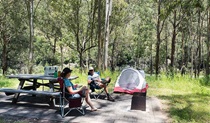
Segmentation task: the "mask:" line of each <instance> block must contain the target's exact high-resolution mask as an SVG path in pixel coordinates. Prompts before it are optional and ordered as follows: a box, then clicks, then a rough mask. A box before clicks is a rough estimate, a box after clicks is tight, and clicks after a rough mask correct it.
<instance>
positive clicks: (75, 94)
mask: <svg viewBox="0 0 210 123" xmlns="http://www.w3.org/2000/svg"><path fill="white" fill-rule="evenodd" d="M71 72H72V70H71V69H69V68H64V69H63V71H62V73H61V77H63V81H64V84H65V87H66V89H67V90H68V92H69V93H70V98H74V97H75V98H77V97H80V96H85V101H86V103H87V104H88V105H89V106H90V107H91V111H96V110H97V108H95V107H94V106H93V104H92V102H91V100H90V95H89V90H88V88H87V87H86V86H82V87H81V88H80V89H78V90H77V89H76V88H75V87H74V85H73V83H72V82H71V81H70V80H69V79H68V78H69V77H70V76H71Z"/></svg>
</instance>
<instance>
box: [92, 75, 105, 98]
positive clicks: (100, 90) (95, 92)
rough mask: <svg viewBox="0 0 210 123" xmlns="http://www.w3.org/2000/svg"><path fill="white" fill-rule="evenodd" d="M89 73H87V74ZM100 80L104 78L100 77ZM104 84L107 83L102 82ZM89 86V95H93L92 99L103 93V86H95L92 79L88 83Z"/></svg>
mask: <svg viewBox="0 0 210 123" xmlns="http://www.w3.org/2000/svg"><path fill="white" fill-rule="evenodd" d="M96 73H97V74H99V75H100V73H99V72H96ZM89 74H90V73H88V75H89ZM102 81H105V79H102ZM104 84H105V85H106V86H108V84H109V83H104ZM88 85H89V88H90V90H91V93H90V94H91V95H92V96H93V97H94V99H98V98H99V97H100V96H101V95H102V94H103V93H104V91H105V90H104V88H97V87H96V84H95V82H94V81H92V82H91V83H89V84H88Z"/></svg>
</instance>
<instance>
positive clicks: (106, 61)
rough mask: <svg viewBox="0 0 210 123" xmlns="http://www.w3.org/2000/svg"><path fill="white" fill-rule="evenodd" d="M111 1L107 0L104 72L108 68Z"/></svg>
mask: <svg viewBox="0 0 210 123" xmlns="http://www.w3.org/2000/svg"><path fill="white" fill-rule="evenodd" d="M110 2H111V0H106V14H105V15H106V17H105V45H104V70H106V69H107V67H108V46H109V16H110V7H111V3H110Z"/></svg>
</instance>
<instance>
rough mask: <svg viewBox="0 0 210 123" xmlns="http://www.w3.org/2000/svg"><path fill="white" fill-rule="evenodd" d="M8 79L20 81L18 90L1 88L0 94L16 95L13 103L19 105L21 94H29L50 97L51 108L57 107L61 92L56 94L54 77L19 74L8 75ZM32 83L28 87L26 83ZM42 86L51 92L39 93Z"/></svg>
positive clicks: (74, 77)
mask: <svg viewBox="0 0 210 123" xmlns="http://www.w3.org/2000/svg"><path fill="white" fill-rule="evenodd" d="M7 77H8V78H16V79H18V80H19V85H18V87H17V89H10V88H1V89H0V92H5V93H12V94H15V95H14V97H13V100H12V103H14V104H15V103H17V101H18V98H19V95H20V93H29V94H32V95H33V96H36V95H46V96H50V101H49V104H50V106H52V107H54V106H55V96H59V95H60V92H55V91H54V90H55V86H56V84H57V85H58V81H57V78H54V77H53V76H44V75H36V74H18V75H7ZM76 78H78V77H77V76H72V77H70V78H69V79H70V80H73V79H76ZM38 80H42V82H38ZM43 80H48V81H49V82H48V83H43ZM26 81H27V82H30V83H31V86H26V84H25V82H26ZM40 86H43V87H44V86H45V87H49V91H44V89H42V91H38V90H37V89H38V88H39V87H40Z"/></svg>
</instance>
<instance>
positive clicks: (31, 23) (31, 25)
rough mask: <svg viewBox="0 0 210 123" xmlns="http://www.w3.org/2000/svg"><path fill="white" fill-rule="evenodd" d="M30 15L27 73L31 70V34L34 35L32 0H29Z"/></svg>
mask: <svg viewBox="0 0 210 123" xmlns="http://www.w3.org/2000/svg"><path fill="white" fill-rule="evenodd" d="M29 4H30V8H29V9H30V14H29V15H30V16H29V23H30V26H29V28H30V45H29V62H28V72H29V74H31V73H32V71H33V36H34V30H33V0H30V2H29Z"/></svg>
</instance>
